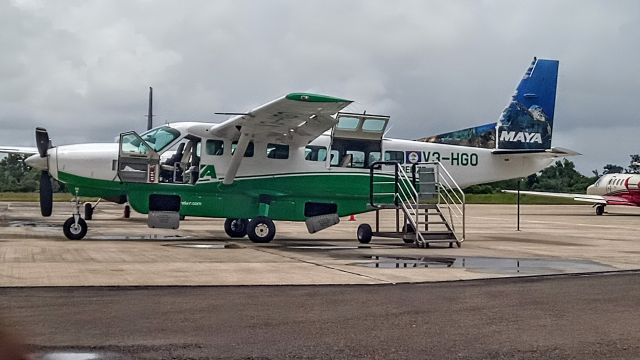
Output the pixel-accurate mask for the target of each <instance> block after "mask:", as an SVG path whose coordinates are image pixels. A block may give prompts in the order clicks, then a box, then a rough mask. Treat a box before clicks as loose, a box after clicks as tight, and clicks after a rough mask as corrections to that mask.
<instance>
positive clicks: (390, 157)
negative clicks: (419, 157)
mask: <svg viewBox="0 0 640 360" xmlns="http://www.w3.org/2000/svg"><path fill="white" fill-rule="evenodd" d="M384 161H396V162H398V163H399V164H404V152H403V151H385V152H384Z"/></svg>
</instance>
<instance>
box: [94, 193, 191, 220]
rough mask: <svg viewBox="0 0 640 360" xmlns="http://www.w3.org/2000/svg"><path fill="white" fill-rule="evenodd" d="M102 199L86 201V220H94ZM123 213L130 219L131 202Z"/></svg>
mask: <svg viewBox="0 0 640 360" xmlns="http://www.w3.org/2000/svg"><path fill="white" fill-rule="evenodd" d="M100 201H102V198H100V199H98V201H96V203H95V204H91V203H90V202H86V203H84V218H85V220H92V219H93V212H94V211H95V210H96V208H97V207H98V204H100ZM122 214H123V215H122V216H123V217H124V218H125V219H128V218H130V217H131V206H129V204H126V205H125V206H124V210H123V213H122ZM180 220H184V219H180Z"/></svg>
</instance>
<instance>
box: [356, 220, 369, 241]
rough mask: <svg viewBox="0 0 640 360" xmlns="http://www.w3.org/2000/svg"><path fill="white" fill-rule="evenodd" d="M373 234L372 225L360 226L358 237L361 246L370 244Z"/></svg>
mask: <svg viewBox="0 0 640 360" xmlns="http://www.w3.org/2000/svg"><path fill="white" fill-rule="evenodd" d="M372 233H373V231H371V225H369V224H360V226H358V231H357V232H356V236H357V237H358V241H359V242H360V243H361V244H368V243H370V242H371V236H372Z"/></svg>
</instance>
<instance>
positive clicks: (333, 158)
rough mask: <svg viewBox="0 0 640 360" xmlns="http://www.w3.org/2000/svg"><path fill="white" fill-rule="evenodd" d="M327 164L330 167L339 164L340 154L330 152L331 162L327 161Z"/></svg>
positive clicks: (336, 151)
mask: <svg viewBox="0 0 640 360" xmlns="http://www.w3.org/2000/svg"><path fill="white" fill-rule="evenodd" d="M329 163H330V164H331V165H332V166H336V165H338V164H339V163H340V153H339V152H338V150H331V160H329Z"/></svg>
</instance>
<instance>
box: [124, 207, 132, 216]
mask: <svg viewBox="0 0 640 360" xmlns="http://www.w3.org/2000/svg"><path fill="white" fill-rule="evenodd" d="M130 217H131V206H129V205H125V206H124V218H125V219H128V218H130Z"/></svg>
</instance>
